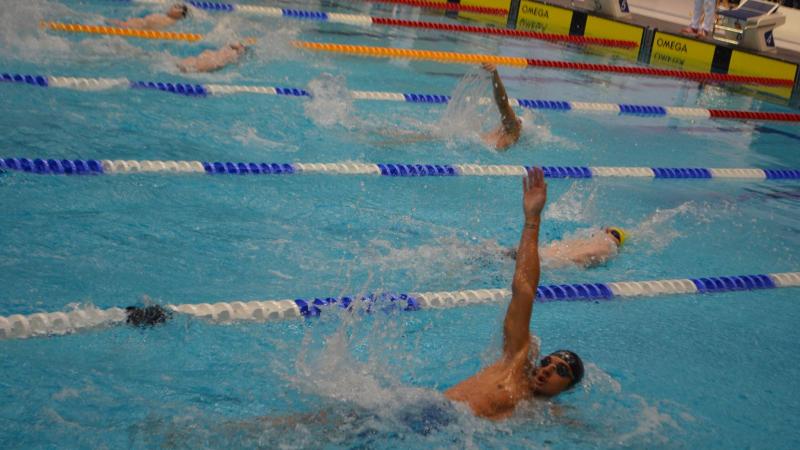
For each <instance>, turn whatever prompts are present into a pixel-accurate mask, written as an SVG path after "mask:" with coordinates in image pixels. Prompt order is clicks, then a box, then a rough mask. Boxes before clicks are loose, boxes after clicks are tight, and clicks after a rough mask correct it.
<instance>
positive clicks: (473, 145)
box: [0, 1, 800, 449]
mask: <svg viewBox="0 0 800 450" xmlns="http://www.w3.org/2000/svg"><path fill="white" fill-rule="evenodd" d="M281 5H293V6H295V7H302V8H305V9H327V10H335V11H344V12H348V11H349V12H352V8H353V6H352V4H350V3H348V4H346V5H339V4H334V3H330V2H322V3H319V2H304V3H302V4H299V3H297V4H291V3H285V4H281ZM359 5H360V4H359ZM148 10H150V9H147V8H145V7H143V6H136V5H130V4H124V3H116V2H101V1H83V2H81V1H65V2H63V3H58V2H42V1H36V2H31V3H27V4H25V5H14V6H12V7H10V8H7V10H6V11H3V12H0V24H2V26H3V29H4V30H6V31H4V32H3V33H0V34H1V35H2V37H0V41H2V43H3V46H2V50H1V51H0V59H2V65H3V67H4V68H3V71H4V72H19V73H39V74H47V75H61V76H87V77H126V78H128V79H131V80H134V79H141V80H159V81H174V80H183V81H184V82H193V83H219V84H253V85H267V86H275V85H277V86H286V87H300V88H305V89H311V90H312V91H314V93H315V97H314V99H311V100H309V99H296V98H284V97H268V96H255V95H246V94H240V95H230V96H220V97H208V98H189V97H183V96H175V95H168V94H164V93H159V92H150V91H139V90H122V89H121V90H110V91H98V92H88V91H74V90H66V89H42V88H37V87H31V86H23V85H11V84H4V85H0V91H1V92H2V94H1V95H0V104H1V105H2V111H3V118H2V121H0V127H2V133H0V136H2V137H1V138H0V139H2V141H1V142H2V144H1V145H0V147H2V152H1V153H2V156H28V157H43V158H96V159H137V160H144V159H191V160H211V161H229V160H233V161H267V162H337V161H361V162H402V163H479V164H526V165H532V164H536V165H585V166H612V165H618V166H651V167H655V166H668V167H681V166H683V167H761V168H798V167H800V154H798V153H797V152H796V150H797V148H798V141H800V130H798V128H797V127H796V126H791V125H785V124H766V123H741V122H724V121H710V120H697V121H690V120H678V119H671V118H643V117H624V118H622V117H615V116H592V115H579V114H571V113H570V114H568V113H555V112H549V113H548V112H537V113H535V114H533V113H530V112H526V113H525V118H526V126H525V131H524V133H523V134H524V135H523V138H522V139H521V141H520V143H519V144H518V145H517V146H516V147H514V148H512V149H511V150H510V151H508V152H505V153H497V152H494V151H492V150H490V149H487V148H486V147H484V146H483V145H482V144H481V143H480V142H479V141H478V140H477V139H476V138H475V137H474V135H473V134H474V127H473V126H472V124H471V123H469V121H470V120H473V116H474V115H475V114H487V116H486V117H485V118H488V117H489V116H488V113H487V112H486V111H483V110H481V109H474V110H467V111H464V108H465V107H464V106H463V105H461V107H459V104H456V105H451V106H450V107H449V109H448V108H447V107H445V106H440V105H414V104H404V103H400V104H396V103H383V102H358V101H355V102H351V101H349V100H347V99H346V97H345V96H344V94H343V93H344V92H346V90H348V89H351V90H379V91H393V92H425V93H434V94H450V93H452V92H454V91H455V90H457V89H462V90H463V89H466V90H469V89H479V88H480V86H483V87H484V88H486V83H483V85H481V81H480V80H476V77H477V76H478V74H479V71H477V70H476V69H475V68H471V67H469V66H461V65H442V64H436V63H431V62H403V61H387V60H377V59H376V60H373V59H362V58H355V57H346V56H333V55H324V54H314V53H306V52H301V51H298V50H295V49H293V48H292V47H291V46H290V44H289V42H290V41H291V40H292V39H302V40H309V41H318V42H343V43H353V44H363V45H375V46H394V47H406V48H424V49H442V50H454V51H462V52H474V53H489V54H504V55H515V56H516V55H518V56H531V57H538V58H546V59H562V60H576V61H591V62H613V63H617V64H631V63H630V62H626V61H620V60H614V59H612V58H610V57H605V56H602V55H592V54H587V53H583V52H581V51H580V49H578V48H575V47H568V46H563V45H554V44H548V43H542V42H535V41H518V40H509V39H498V38H488V37H483V36H464V35H448V34H440V33H434V32H428V31H414V30H391V29H388V28H384V29H367V30H363V29H356V28H352V27H344V26H332V25H328V24H316V23H303V22H280V21H275V20H272V19H270V20H253V19H248V18H244V17H236V16H231V17H226V18H224V19H222V20H220V19H219V17H218V16H213V15H212V14H210V13H202V12H199V13H196V15H195V17H194V18H193V19H192V20H191V22H190V23H185V24H181V25H180V26H179V27H178V30H180V31H192V32H203V33H207V34H210V36H211V37H210V38H209V39H208V40H207V41H205V42H202V43H200V44H199V45H200V46H206V47H208V48H211V47H214V46H216V45H219V44H221V43H224V42H226V41H228V40H230V39H233V38H235V37H242V36H252V35H256V36H259V37H260V38H261V40H260V42H261V43H260V44H258V45H257V46H256V48H255V51H254V52H253V54H252V55H250V56H248V58H247V60H246V61H245V62H243V63H242V64H239V65H237V66H234V67H231V68H228V69H225V70H223V71H221V72H219V73H215V74H210V75H195V76H185V75H182V74H180V73H178V72H177V71H176V70H174V69H173V68H172V67H173V66H172V64H171V61H172V60H171V59H170V58H171V57H172V56H171V55H182V56H186V55H190V54H193V53H194V52H196V51H197V50H196V49H197V45H198V44H188V43H165V42H140V41H133V40H131V41H125V40H122V39H119V38H108V37H97V36H88V37H87V36H77V35H59V34H55V33H44V32H42V31H39V30H38V29H37V28H36V24H37V23H38V21H39V20H41V19H48V20H62V21H65V22H66V21H75V22H85V23H99V22H98V18H99V17H100V16H108V17H125V16H127V15H130V14H142V13H144V12H145V11H148ZM359 10H360V11H361V12H362V13H371V14H373V15H388V14H391V13H392V11H394V9H393V8H391V7H387V6H385V5H382V6H375V7H373V8H372V9H370V8H369V7H368V6H363V7H361V8H360V9H359ZM397 12H398V13H399V14H400V16H401V17H412V15H411V14H412V13H411V12H409V10H408V9H398V10H397ZM416 14H418V16H419V17H421V18H427V19H431V20H444V19H443V18H438V17H434V18H431V16H428V15H426V14H420V13H416ZM500 72H501V75H502V76H503V79H504V80H505V82H506V87H507V89H508V91H509V95H511V96H513V97H521V98H542V99H552V100H570V101H593V102H612V103H639V104H660V105H669V106H673V105H674V106H700V107H709V108H730V109H749V110H758V111H788V110H787V109H786V108H784V107H782V106H779V105H775V104H771V103H767V102H765V101H762V100H758V99H754V98H751V97H746V96H743V95H739V94H736V93H734V92H731V91H728V90H724V89H722V88H720V87H717V86H713V85H698V84H697V83H692V82H686V81H677V80H654V79H646V78H632V77H622V76H617V75H610V74H586V73H577V72H555V71H544V70H519V69H509V68H501V69H500ZM465 74H467V76H466V77H465ZM445 111H448V114H450V117H451V118H452V117H456V118H457V119H458V120H456V121H452V120H450V121H448V120H446V119H443V118H442V117H443V115H444V114H445ZM481 117H483V116H481ZM436 129H439V130H440V133H441V136H443V137H440V138H438V139H434V140H430V141H422V142H404V139H405V138H406V137H407V136H408V135H410V134H413V133H420V132H423V133H424V132H430V131H431V130H436ZM398 130H400V131H398ZM799 187H800V186H798V183H797V182H794V181H785V182H752V181H747V182H734V181H718V180H687V181H680V180H677V181H670V180H634V179H605V180H588V181H570V180H551V181H549V195H548V198H549V204H548V207H547V209H546V213H545V222H544V225H543V233H542V236H541V239H542V241H543V242H549V241H551V240H554V239H559V238H561V237H563V236H570V235H576V234H577V235H583V234H586V233H588V232H590V230H591V229H596V228H597V227H600V226H604V225H610V224H615V225H620V226H623V227H626V228H627V229H629V230H630V231H631V233H630V234H631V238H630V241H629V242H628V243H626V245H625V246H624V248H623V249H622V252H621V254H620V255H619V257H618V258H616V259H615V260H613V261H611V262H610V263H608V264H607V265H604V266H602V267H598V268H596V269H592V270H578V269H573V268H568V269H558V270H545V271H544V272H543V274H542V283H543V284H549V283H574V282H575V283H577V282H607V281H627V280H647V279H663V278H686V277H698V276H714V275H734V274H751V273H766V272H784V271H795V270H797V269H798V267H800V264H799V263H800V261H798V259H799V258H798V255H797V250H798V244H799V243H800V239H799V238H798V229H800V214H798V212H797V211H798V210H797V206H798V204H799V202H798V196H800V191H799V190H798V188H799ZM0 189H2V196H0V208H1V209H2V211H3V213H2V215H0V241H2V242H3V243H4V245H2V246H0V286H2V289H0V315H2V316H8V315H11V314H30V313H33V312H37V311H58V310H66V309H68V308H70V307H72V306H70V305H96V306H98V307H112V306H123V307H124V306H127V305H130V304H141V303H142V302H143V296H147V298H149V299H151V301H155V302H158V303H164V304H166V303H176V304H177V303H199V302H214V301H232V300H250V299H283V298H303V297H315V296H317V297H320V296H322V297H324V296H337V295H344V294H358V293H366V292H381V291H392V292H415V291H416V292H419V291H438V290H442V291H452V290H459V289H476V288H497V287H507V286H508V285H509V283H510V278H511V274H512V271H513V262H512V261H508V260H506V259H504V258H503V257H502V256H501V253H502V249H503V248H505V247H510V246H514V245H516V242H517V239H518V237H519V229H520V225H521V214H520V193H519V191H520V183H519V180H518V179H517V178H515V177H502V178H493V177H461V178H427V179H402V178H399V179H394V178H378V177H367V176H356V177H353V176H346V177H344V176H343V177H337V176H328V175H302V176H284V177H280V176H258V177H256V176H252V177H249V176H242V177H211V176H202V175H198V176H185V175H182V176H174V175H125V176H103V177H55V176H34V175H29V174H22V173H11V172H8V173H1V174H0ZM796 300H797V292H796V291H795V290H793V289H784V290H772V291H761V292H758V291H756V292H739V293H728V294H719V295H714V296H669V297H659V298H642V299H633V300H615V301H611V302H602V303H591V302H589V303H584V302H577V303H548V304H541V305H537V306H536V308H535V312H534V319H533V322H532V330H533V332H534V333H535V334H537V335H538V336H539V337H540V338H541V340H542V350H543V351H544V352H549V351H553V350H556V349H557V348H562V347H567V348H571V349H574V350H575V351H576V352H578V353H579V354H581V355H582V356H583V358H584V360H585V361H586V362H587V363H588V371H587V376H586V380H585V381H584V383H583V384H582V386H581V387H579V388H578V389H575V390H574V391H572V392H570V393H568V394H566V395H563V396H561V397H559V398H558V399H556V400H554V401H552V402H537V403H535V404H532V405H528V406H526V407H524V408H521V411H520V412H518V413H517V414H516V415H515V417H514V418H513V419H511V420H509V421H506V422H503V423H490V422H486V421H483V420H480V419H475V418H472V417H470V416H469V415H468V414H465V413H463V412H462V413H460V414H458V417H457V420H456V421H455V422H453V423H451V424H449V425H446V426H443V427H439V428H437V429H436V430H433V431H432V432H430V433H422V434H421V433H418V432H415V431H414V428H413V427H411V426H410V425H409V424H408V423H407V421H406V420H405V418H406V417H407V416H408V415H412V416H413V415H415V414H418V413H419V411H420V409H419V408H421V406H420V405H424V404H425V401H426V400H430V399H431V398H436V397H437V395H439V394H437V392H438V391H441V390H444V389H446V388H448V387H450V386H452V385H453V384H455V383H457V382H458V381H460V380H462V379H464V378H466V377H467V376H469V375H471V374H472V373H474V372H475V371H476V370H478V369H479V368H480V367H481V366H482V365H485V364H486V363H488V362H490V361H491V360H492V359H493V358H496V357H497V355H498V349H499V346H500V338H501V333H500V324H501V321H502V317H503V313H504V307H505V305H504V304H502V305H501V304H497V305H483V306H473V307H467V308H460V309H450V310H442V311H418V312H415V313H401V312H390V313H378V314H371V315H363V314H355V315H348V314H345V313H337V314H327V315H324V316H323V317H320V318H316V319H310V320H307V321H287V322H277V323H266V324H253V323H236V324H229V325H216V324H211V323H207V322H204V321H202V320H194V319H189V318H186V317H176V318H175V319H174V320H173V321H172V322H171V323H169V324H167V325H165V326H162V327H157V328H153V329H146V330H138V329H131V328H127V327H118V328H112V329H105V330H96V331H90V332H84V333H79V334H74V335H69V336H62V337H53V338H34V339H27V340H17V341H11V340H8V341H2V342H0V356H2V357H0V368H2V369H1V370H2V372H0V373H2V377H0V399H2V402H0V444H2V447H4V448H52V447H64V448H98V447H109V448H114V447H123V446H127V447H133V448H144V447H178V448H199V447H207V448H221V447H247V448H251V447H253V448H256V447H265V448H278V447H283V448H306V447H311V448H398V447H403V448H423V447H424V448H429V447H446V448H463V447H472V448H487V447H498V448H590V447H591V448H618V447H632V448H770V449H777V448H787V449H791V448H796V447H797V446H798V444H800V432H798V431H797V430H798V425H799V423H798V419H797V411H798V410H800V408H799V407H800V400H798V398H799V397H798V389H799V388H800V382H798V380H800V376H799V375H800V364H798V363H799V362H800V358H798V356H797V354H796V351H795V348H796V342H797V340H798V337H800V336H799V334H800V333H798V330H797V327H796V323H797V321H798V319H800V308H798V306H797V304H796ZM79 307H85V306H79ZM542 403H545V404H544V405H543V404H542ZM415 408H416V409H415ZM318 411H323V412H324V416H320V415H318V414H317V415H313V416H312V415H311V414H312V413H316V412H318Z"/></svg>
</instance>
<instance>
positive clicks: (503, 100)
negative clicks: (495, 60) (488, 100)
mask: <svg viewBox="0 0 800 450" xmlns="http://www.w3.org/2000/svg"><path fill="white" fill-rule="evenodd" d="M481 66H482V67H483V69H484V70H486V71H487V72H489V73H490V74H491V76H492V93H493V94H494V102H495V104H497V109H498V110H499V111H500V120H501V122H502V123H503V128H504V129H505V130H506V132H508V133H513V132H514V130H515V129H516V128H517V127H518V126H519V123H517V115H516V114H515V113H514V108H512V107H511V105H510V104H509V103H508V94H507V93H506V88H505V86H504V85H503V80H501V79H500V74H498V73H497V68H496V67H495V66H494V64H490V63H483V64H482V65H481Z"/></svg>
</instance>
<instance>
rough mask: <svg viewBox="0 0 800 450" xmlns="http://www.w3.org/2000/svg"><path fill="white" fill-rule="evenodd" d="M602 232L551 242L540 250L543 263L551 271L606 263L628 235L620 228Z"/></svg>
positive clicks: (615, 253) (510, 250)
mask: <svg viewBox="0 0 800 450" xmlns="http://www.w3.org/2000/svg"><path fill="white" fill-rule="evenodd" d="M602 231H603V232H602V233H594V234H592V236H591V237H589V238H586V239H569V240H564V241H554V242H551V243H550V244H548V245H546V246H544V247H542V248H541V249H539V255H540V256H541V257H542V263H543V264H544V265H545V266H546V267H548V268H551V269H554V268H558V267H564V266H568V265H571V264H574V265H576V266H579V267H584V268H590V267H595V266H599V265H601V264H604V263H606V262H607V261H608V260H610V259H612V258H614V257H615V256H617V253H619V248H620V247H622V244H624V243H625V239H627V235H626V234H625V230H623V229H622V228H619V227H606V228H603V230H602ZM506 255H507V256H509V257H511V258H513V259H516V257H517V252H516V250H514V249H509V250H508V251H507V252H506Z"/></svg>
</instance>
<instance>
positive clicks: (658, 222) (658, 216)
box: [628, 202, 700, 252]
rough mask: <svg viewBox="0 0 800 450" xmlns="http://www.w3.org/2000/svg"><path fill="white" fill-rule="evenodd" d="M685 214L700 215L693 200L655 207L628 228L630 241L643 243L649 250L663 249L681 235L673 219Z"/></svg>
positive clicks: (638, 243)
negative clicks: (645, 216) (659, 207)
mask: <svg viewBox="0 0 800 450" xmlns="http://www.w3.org/2000/svg"><path fill="white" fill-rule="evenodd" d="M686 214H689V215H692V216H695V217H697V216H699V215H700V210H699V209H698V208H697V207H696V206H695V205H694V203H693V202H686V203H683V204H681V205H679V206H676V207H675V208H670V209H656V210H655V212H654V213H653V214H651V215H650V216H648V217H647V218H645V219H644V220H643V221H641V222H640V223H639V225H637V226H635V227H631V228H630V230H629V233H628V235H629V239H630V242H635V243H636V244H637V245H640V244H645V246H646V247H647V248H648V251H649V252H657V251H660V250H663V249H664V248H666V247H667V246H668V245H669V244H670V243H671V242H672V241H673V240H675V239H676V238H679V237H681V233H680V231H678V229H677V228H676V227H675V223H674V221H675V218H676V217H678V216H682V215H686Z"/></svg>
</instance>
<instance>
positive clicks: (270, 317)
mask: <svg viewBox="0 0 800 450" xmlns="http://www.w3.org/2000/svg"><path fill="white" fill-rule="evenodd" d="M797 286H800V272H786V273H769V274H757V275H737V276H720V277H700V278H685V279H674V280H651V281H621V282H620V281H617V282H610V283H574V284H555V285H542V286H539V287H538V288H537V290H536V298H537V302H539V303H549V302H563V301H568V302H571V301H592V302H598V301H609V300H613V299H615V298H634V297H655V296H664V295H679V294H717V293H724V292H735V291H753V290H762V289H777V288H787V287H797ZM510 297H511V290H510V289H476V290H464V291H455V292H422V293H410V294H394V293H381V294H370V295H366V296H345V297H316V298H297V299H293V300H292V299H286V300H253V301H232V302H218V303H213V304H210V303H200V304H181V305H167V306H166V308H161V307H158V306H149V307H144V308H142V307H128V308H125V309H123V308H109V309H98V308H84V309H75V310H72V311H58V312H39V313H34V314H30V315H22V314H14V315H10V316H8V317H4V316H0V339H21V338H28V337H33V336H53V335H64V334H69V333H74V332H77V331H80V330H86V329H92V328H95V329H96V328H103V327H109V326H112V325H118V324H124V323H129V324H133V325H156V324H159V323H163V322H166V321H168V320H169V318H171V313H176V314H185V315H188V316H193V317H197V318H200V319H205V320H208V321H211V322H217V323H231V322H243V321H255V322H267V321H277V320H287V319H299V318H303V317H313V316H320V315H322V314H323V313H325V314H328V313H329V312H330V310H331V309H332V308H338V309H346V310H353V309H357V308H358V307H359V306H362V308H361V310H362V311H366V312H370V311H373V310H386V309H391V310H401V311H417V310H425V309H447V308H456V307H462V306H470V305H476V304H487V303H501V302H505V301H507V300H508V299H509V298H510Z"/></svg>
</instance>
